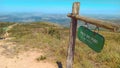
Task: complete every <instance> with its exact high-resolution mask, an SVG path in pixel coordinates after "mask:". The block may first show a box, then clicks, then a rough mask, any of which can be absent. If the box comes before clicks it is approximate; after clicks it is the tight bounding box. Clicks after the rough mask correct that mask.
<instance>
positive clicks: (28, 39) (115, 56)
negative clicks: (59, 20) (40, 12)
mask: <svg viewBox="0 0 120 68" xmlns="http://www.w3.org/2000/svg"><path fill="white" fill-rule="evenodd" d="M9 32H11V33H12V34H11V36H12V37H15V39H14V40H12V41H15V42H17V43H18V44H22V45H19V46H17V47H16V48H15V49H16V52H18V53H19V52H21V51H26V50H29V49H38V50H41V49H42V50H43V52H44V53H45V54H46V55H45V56H44V57H46V58H47V59H50V60H52V61H53V62H56V61H61V62H62V64H63V66H64V67H65V65H66V63H65V62H66V56H67V47H68V42H69V29H67V28H61V27H60V26H58V25H54V24H48V23H31V24H19V25H17V26H15V27H14V28H13V29H12V30H10V31H9ZM100 34H102V35H103V36H104V37H105V39H106V42H105V45H104V49H103V51H102V52H101V53H95V52H94V51H92V50H91V49H90V48H88V47H87V46H86V45H85V44H83V43H82V42H80V41H79V40H78V39H77V40H76V48H75V60H74V68H120V33H112V32H105V31H104V32H103V31H100Z"/></svg>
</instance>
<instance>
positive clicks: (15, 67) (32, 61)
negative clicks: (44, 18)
mask: <svg viewBox="0 0 120 68" xmlns="http://www.w3.org/2000/svg"><path fill="white" fill-rule="evenodd" d="M16 25H17V24H13V25H10V26H9V27H8V30H6V32H5V34H4V36H5V37H6V38H5V39H3V40H0V68H57V66H56V64H53V63H51V62H47V61H46V60H44V61H39V62H38V61H37V60H36V58H38V57H40V56H41V55H43V53H42V52H38V51H35V50H34V51H33V50H31V51H27V52H24V53H21V54H18V55H16V56H15V55H14V54H13V53H14V49H12V50H11V48H12V47H14V46H17V44H16V43H15V42H11V41H9V40H10V39H12V38H10V37H9V35H10V34H9V33H8V31H9V30H10V29H11V28H13V27H14V26H16ZM13 55H14V56H13Z"/></svg>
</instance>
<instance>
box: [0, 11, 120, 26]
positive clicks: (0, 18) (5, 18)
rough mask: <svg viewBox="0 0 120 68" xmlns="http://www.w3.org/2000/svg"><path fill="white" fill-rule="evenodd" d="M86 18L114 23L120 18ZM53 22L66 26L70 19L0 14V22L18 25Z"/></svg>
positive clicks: (49, 15)
mask: <svg viewBox="0 0 120 68" xmlns="http://www.w3.org/2000/svg"><path fill="white" fill-rule="evenodd" d="M84 16H86V17H90V18H95V19H101V20H107V21H112V22H115V23H120V16H117V15H92V14H91V15H84ZM39 21H45V22H53V23H57V24H60V25H65V26H66V25H68V24H69V23H70V18H68V17H67V14H40V13H14V14H13V13H12V14H0V22H19V23H29V22H39Z"/></svg>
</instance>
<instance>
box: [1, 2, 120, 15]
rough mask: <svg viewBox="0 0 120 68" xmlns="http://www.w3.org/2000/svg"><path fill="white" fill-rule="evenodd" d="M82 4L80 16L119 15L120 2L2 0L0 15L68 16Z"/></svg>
mask: <svg viewBox="0 0 120 68" xmlns="http://www.w3.org/2000/svg"><path fill="white" fill-rule="evenodd" d="M73 2H80V14H119V15H120V0H0V13H14V12H18V13H19V12H39V13H57V14H66V13H71V12H72V4H73Z"/></svg>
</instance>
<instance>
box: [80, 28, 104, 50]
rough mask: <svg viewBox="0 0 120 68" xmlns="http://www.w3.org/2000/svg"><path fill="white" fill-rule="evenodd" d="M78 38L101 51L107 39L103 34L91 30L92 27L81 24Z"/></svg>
mask: <svg viewBox="0 0 120 68" xmlns="http://www.w3.org/2000/svg"><path fill="white" fill-rule="evenodd" d="M78 38H79V40H80V41H82V42H83V43H85V44H87V45H88V46H89V47H90V48H92V49H93V50H94V51H96V52H101V50H102V49H103V46H104V42H105V39H104V37H103V36H102V35H100V34H98V33H96V32H93V31H91V30H90V29H88V28H86V27H84V26H80V27H79V29H78Z"/></svg>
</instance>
